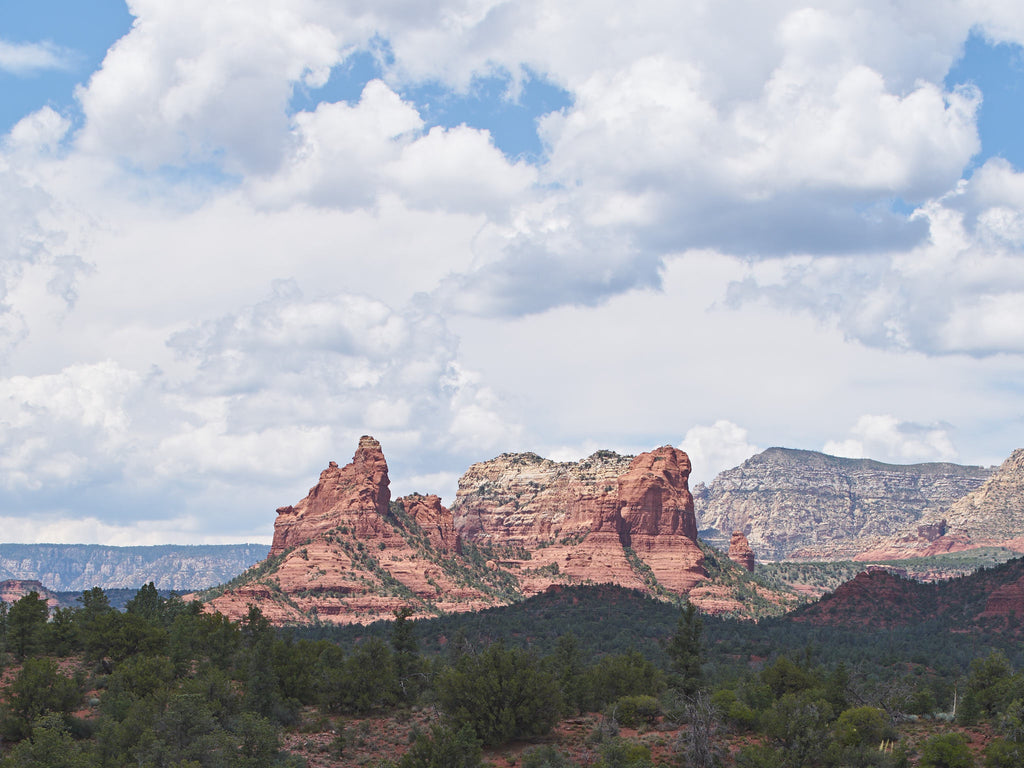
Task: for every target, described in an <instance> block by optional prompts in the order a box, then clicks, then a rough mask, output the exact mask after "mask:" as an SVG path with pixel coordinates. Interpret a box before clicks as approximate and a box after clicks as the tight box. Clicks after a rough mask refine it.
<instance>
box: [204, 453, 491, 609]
mask: <svg viewBox="0 0 1024 768" xmlns="http://www.w3.org/2000/svg"><path fill="white" fill-rule="evenodd" d="M389 485H390V480H389V478H388V467H387V462H386V461H385V459H384V454H383V453H382V451H381V448H380V443H378V442H377V441H376V440H374V439H373V438H372V437H363V438H362V439H361V440H360V441H359V447H358V448H357V449H356V453H355V456H354V457H353V459H352V462H351V463H349V464H347V465H345V466H344V467H339V466H338V464H337V463H336V462H333V461H332V462H331V463H330V464H329V465H328V467H327V468H326V469H325V470H323V472H321V473H320V480H319V482H318V483H317V484H316V485H315V486H313V487H312V488H311V489H310V491H309V494H308V495H307V496H306V497H305V498H304V499H302V501H300V502H298V503H297V504H295V505H292V506H287V507H281V508H280V509H278V510H277V513H278V516H277V521H276V523H275V525H274V541H273V544H272V546H271V552H270V556H269V557H268V558H267V560H266V561H264V562H263V563H261V564H259V565H257V566H256V567H255V568H254V569H252V570H250V571H249V572H247V574H243V576H242V577H240V579H238V580H236V582H237V583H236V584H235V585H234V586H232V587H231V588H230V589H227V590H224V591H223V593H222V594H219V595H217V596H216V597H213V598H212V599H210V600H209V601H208V605H209V607H210V608H211V609H215V610H219V611H220V612H221V613H223V614H225V615H226V616H229V617H230V618H240V617H242V616H244V615H245V614H246V612H247V611H248V606H249V605H250V604H256V605H258V606H259V607H260V609H261V610H262V611H263V612H264V614H265V615H266V616H267V617H268V618H269V619H270V620H271V621H273V622H274V623H277V624H284V623H290V622H304V621H309V620H311V619H314V618H315V619H318V620H321V621H327V622H333V623H343V624H349V623H368V622H372V621H376V620H378V619H382V618H391V617H392V615H393V613H394V611H395V610H397V609H398V608H401V607H404V606H408V607H411V608H412V609H413V611H414V615H420V616H426V615H436V614H440V613H446V612H453V611H463V610H478V609H480V608H484V607H487V606H490V605H494V604H496V603H500V602H503V601H504V597H503V593H504V592H505V591H506V590H507V588H508V586H509V585H508V583H507V582H508V581H509V579H508V577H507V575H505V574H500V573H495V572H494V571H493V569H488V568H486V566H485V564H483V563H475V562H465V561H464V560H462V559H460V558H459V556H458V553H459V552H460V549H461V545H460V542H459V539H458V536H457V535H456V533H455V528H454V525H453V520H452V515H451V512H450V511H448V510H447V509H446V508H445V507H444V506H442V505H441V503H440V502H441V500H440V499H439V498H438V497H437V496H420V495H413V496H407V497H404V498H401V499H397V500H396V501H394V502H392V501H391V498H390V496H391V493H390V489H389Z"/></svg>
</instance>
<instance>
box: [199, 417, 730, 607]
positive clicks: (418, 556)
mask: <svg viewBox="0 0 1024 768" xmlns="http://www.w3.org/2000/svg"><path fill="white" fill-rule="evenodd" d="M689 474H690V460H689V458H688V457H687V455H686V454H685V453H683V452H682V451H679V450H677V449H675V448H673V447H671V446H663V447H661V448H658V449H656V450H653V451H650V452H647V453H642V454H640V455H639V456H636V457H630V456H619V455H618V454H615V453H612V452H610V451H599V452H597V453H595V454H594V455H593V456H591V457H589V458H588V459H584V460H583V461H581V462H565V463H557V462H552V461H548V460H546V459H542V458H540V457H539V456H537V455H536V454H529V453H528V454H503V455H502V456H499V457H498V458H496V459H493V460H492V461H489V462H483V463H481V464H476V465H474V466H473V467H471V468H470V470H469V471H468V472H467V473H466V474H465V475H464V476H463V478H462V480H461V481H460V483H459V493H458V496H457V499H456V502H455V504H454V505H453V511H449V510H448V509H446V508H445V507H444V506H443V505H442V504H441V500H440V498H439V497H437V496H435V495H427V496H424V495H420V494H412V495H409V496H404V497H402V498H400V499H396V500H395V501H391V500H390V491H389V485H390V479H389V477H388V467H387V462H386V461H385V459H384V455H383V452H382V451H381V447H380V444H379V443H378V442H377V441H376V440H374V439H373V438H371V437H363V438H362V439H361V440H360V441H359V446H358V448H357V450H356V453H355V456H354V457H353V460H352V462H351V463H349V464H347V465H345V466H343V467H342V466H339V465H338V464H337V463H336V462H331V463H330V464H329V465H328V467H327V468H326V469H325V470H324V471H323V472H321V474H320V479H319V482H318V483H317V484H316V485H315V486H313V487H312V488H311V489H310V491H309V493H308V495H307V496H306V497H305V498H304V499H302V500H301V501H299V502H298V503H296V504H294V505H291V506H287V507H281V508H280V509H278V511H277V512H278V514H277V520H276V522H275V526H274V542H273V546H272V547H271V552H270V556H269V557H268V558H267V560H266V561H264V562H263V563H261V564H259V565H257V566H256V567H254V568H253V569H251V570H250V571H249V572H248V573H246V574H243V576H242V577H239V578H238V579H235V580H234V581H233V582H232V584H231V586H230V588H227V589H222V590H216V591H213V592H211V593H210V594H208V595H206V600H207V604H208V607H209V608H210V609H211V610H219V611H221V612H222V613H224V614H225V615H227V616H229V617H231V618H240V617H242V616H244V615H245V614H246V612H247V611H248V606H249V604H250V603H255V604H257V605H259V606H260V608H261V610H263V612H264V614H265V615H266V616H267V617H268V618H269V619H270V620H271V621H273V622H275V623H278V624H283V623H291V622H303V621H309V620H311V619H313V618H315V619H317V620H320V621H328V622H335V623H367V622H372V621H376V620H379V619H382V618H383V619H389V618H391V617H392V615H393V613H394V611H395V610H397V609H398V608H400V607H403V606H407V607H410V608H412V610H413V615H414V616H428V615H438V614H443V613H450V612H457V611H466V610H478V609H480V608H484V607H488V606H491V605H499V604H504V603H507V602H510V601H512V600H515V599H519V598H521V597H525V596H529V595H533V594H536V593H538V592H541V591H544V590H546V589H548V588H550V587H552V586H555V585H569V584H584V583H612V584H618V585H622V586H625V587H631V588H635V589H639V590H643V591H646V592H648V593H650V594H657V595H679V594H685V593H688V592H691V591H692V589H693V587H694V586H695V585H697V584H698V583H701V582H702V581H703V580H704V579H705V578H706V573H705V571H704V568H703V565H702V564H703V558H704V556H703V553H702V552H701V550H700V548H699V547H698V546H697V543H696V531H697V529H696V519H695V517H694V513H693V498H692V496H691V495H690V492H689V489H688V486H687V482H688V478H689ZM707 595H708V597H707V599H708V601H709V603H708V605H709V608H711V609H714V610H716V611H734V610H737V609H738V608H741V606H740V605H739V603H737V602H736V600H735V598H732V597H730V594H729V593H728V590H726V591H725V592H722V591H721V590H718V591H717V592H716V591H708V592H707ZM695 602H696V603H698V604H699V603H700V601H699V599H695Z"/></svg>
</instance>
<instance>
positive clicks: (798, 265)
mask: <svg viewBox="0 0 1024 768" xmlns="http://www.w3.org/2000/svg"><path fill="white" fill-rule="evenodd" d="M1022 43H1024V11H1021V10H1020V8H1019V5H1018V4H1016V3H1011V2H1006V1H1005V0H961V1H959V2H951V1H949V0H928V1H927V2H923V1H921V2H916V1H915V0H903V1H902V2H898V3H893V2H890V0H858V2H848V1H843V0H836V2H830V3H825V2H819V3H814V4H808V3H807V2H801V3H794V2H789V1H788V0H762V1H761V2H757V3H752V2H742V3H741V2H736V1H735V0H717V2H706V1H705V0H689V1H685V2H659V1H655V0H637V2H634V3H629V4H622V3H621V2H604V1H603V0H588V1H587V2H572V1H571V0H568V1H566V0H562V1H561V2H547V1H545V0H518V1H517V2H502V1H500V0H414V1H411V2H407V1H404V0H375V2H366V0H331V1H330V2H327V1H326V0H247V1H246V2H244V3H243V2H239V1H238V0H201V1H200V0H182V1H181V2H177V3H166V2H161V1H160V0H129V2H127V4H125V3H123V2H116V1H115V0H96V2H92V3H80V2H77V0H37V1H36V2H33V3H22V2H14V1H13V0H0V89H2V90H0V93H2V98H0V133H2V136H0V527H2V530H3V533H2V534H0V538H3V540H4V541H12V542H19V541H23V542H32V541H49V542H95V543H107V544H157V543H225V542H243V541H248V542H266V541H269V539H270V537H271V535H272V526H273V522H274V518H275V509H276V508H277V507H279V506H283V505H286V504H291V503H294V502H296V501H298V500H299V499H300V498H302V497H303V496H304V495H305V493H306V492H307V490H308V489H309V488H310V487H311V486H312V485H314V484H315V482H316V480H317V477H318V473H319V472H320V471H321V470H322V469H323V468H325V467H326V466H327V463H328V462H329V461H332V460H333V461H337V462H339V463H342V464H344V463H346V462H348V461H349V460H350V459H351V456H352V454H353V452H354V450H355V448H356V445H357V443H358V439H359V437H360V435H364V434H370V435H373V436H375V437H376V438H377V439H378V440H380V442H381V444H382V447H383V449H384V452H385V455H386V457H387V459H388V463H389V467H390V475H391V488H392V494H393V495H394V496H398V495H401V494H405V493H410V492H413V491H417V492H420V493H438V494H440V495H441V496H442V497H443V499H444V500H445V502H446V503H450V502H451V501H452V500H453V498H454V493H455V489H456V487H457V481H458V478H459V476H460V475H461V474H462V472H463V471H465V469H466V468H468V466H469V465H470V464H471V463H473V462H477V461H484V460H487V459H489V458H492V457H494V456H496V455H498V454H500V453H502V452H506V451H533V452H536V453H538V454H540V455H542V456H547V457H550V458H554V459H557V460H575V459H578V458H581V457H584V456H587V455H589V454H590V453H592V452H593V451H595V450H598V449H611V450H616V451H619V452H621V453H638V452H640V451H644V450H650V449H652V448H654V447H656V446H659V445H664V444H672V445H676V446H678V447H680V448H682V449H684V450H686V451H687V452H688V453H689V455H690V457H691V460H692V462H693V466H694V469H693V474H692V476H691V484H693V483H695V482H698V481H704V482H709V481H710V480H711V479H713V477H714V476H715V474H716V473H717V472H719V471H721V470H722V469H726V468H729V467H732V466H735V465H737V464H739V463H740V462H741V461H743V460H744V459H746V458H748V457H749V456H751V455H753V454H754V453H756V452H758V451H760V450H764V449H765V448H768V447H771V446H779V445H781V446H786V447H791V448H803V449H810V450H821V451H826V452H829V453H833V454H837V455H843V456H853V457H862V456H863V457H870V458H874V459H877V460H881V461H888V462H895V463H911V462H920V461H953V462H958V463H963V464H980V465H986V466H987V465H993V464H998V463H1000V462H1001V461H1002V460H1003V459H1005V458H1006V457H1007V456H1008V455H1009V454H1010V452H1011V451H1012V450H1014V449H1016V448H1019V447H1022V446H1024V130H1022V127H1024V126H1022V120H1024V98H1022V96H1024V49H1022V47H1021V45H1022Z"/></svg>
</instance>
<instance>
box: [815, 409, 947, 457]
mask: <svg viewBox="0 0 1024 768" xmlns="http://www.w3.org/2000/svg"><path fill="white" fill-rule="evenodd" d="M850 434H851V437H849V438H847V439H844V440H838V441H835V440H830V441H828V442H827V443H825V447H824V448H823V449H822V450H823V451H824V452H825V453H828V454H832V455H834V456H849V457H850V458H873V459H878V460H881V461H893V462H902V463H908V462H920V461H951V460H953V459H955V458H956V457H957V450H956V448H954V447H953V441H952V439H951V438H950V435H949V427H948V426H947V425H922V424H915V423H912V422H908V421H901V420H900V419H897V418H896V417H895V416H890V415H880V416H871V415H866V416H861V417H860V418H859V419H857V423H856V424H855V425H854V426H853V428H852V429H851V430H850Z"/></svg>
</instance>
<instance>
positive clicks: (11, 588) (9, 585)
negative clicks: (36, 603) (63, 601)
mask: <svg viewBox="0 0 1024 768" xmlns="http://www.w3.org/2000/svg"><path fill="white" fill-rule="evenodd" d="M32 592H35V593H36V594H37V595H38V596H39V597H40V598H41V599H43V600H45V601H46V604H47V606H49V607H50V608H56V607H57V606H58V605H60V599H59V597H58V596H57V595H56V594H54V593H53V592H51V591H50V590H49V589H47V588H46V587H44V586H43V585H42V583H41V582H39V581H36V580H34V579H4V580H3V581H0V600H2V601H3V602H5V603H7V604H10V603H14V602H17V601H18V600H20V599H21V598H23V597H24V596H25V595H28V594H31V593H32Z"/></svg>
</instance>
